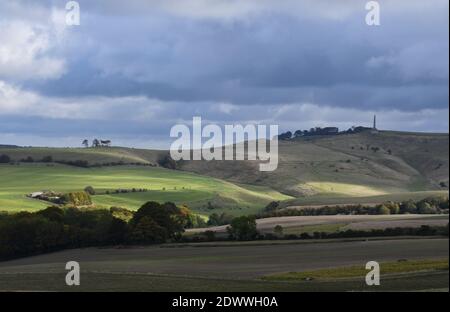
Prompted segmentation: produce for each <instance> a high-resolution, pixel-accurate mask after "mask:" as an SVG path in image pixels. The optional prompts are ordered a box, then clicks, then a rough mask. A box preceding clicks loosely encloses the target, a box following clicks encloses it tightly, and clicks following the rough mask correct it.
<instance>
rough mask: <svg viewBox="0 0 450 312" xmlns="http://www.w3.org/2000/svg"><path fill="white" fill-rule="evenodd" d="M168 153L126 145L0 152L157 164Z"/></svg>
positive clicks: (1, 151)
mask: <svg viewBox="0 0 450 312" xmlns="http://www.w3.org/2000/svg"><path fill="white" fill-rule="evenodd" d="M164 153H166V152H165V151H159V150H145V149H135V148H126V147H96V148H48V147H0V154H6V155H8V156H9V157H10V158H11V160H12V161H20V160H21V159H25V158H27V157H32V158H33V160H34V161H40V160H41V159H42V158H44V157H46V156H51V158H52V159H53V161H76V160H84V161H87V162H88V163H89V165H97V164H105V163H112V162H115V163H118V162H124V163H126V164H130V163H141V164H156V163H157V160H158V157H159V156H160V155H162V154H164Z"/></svg>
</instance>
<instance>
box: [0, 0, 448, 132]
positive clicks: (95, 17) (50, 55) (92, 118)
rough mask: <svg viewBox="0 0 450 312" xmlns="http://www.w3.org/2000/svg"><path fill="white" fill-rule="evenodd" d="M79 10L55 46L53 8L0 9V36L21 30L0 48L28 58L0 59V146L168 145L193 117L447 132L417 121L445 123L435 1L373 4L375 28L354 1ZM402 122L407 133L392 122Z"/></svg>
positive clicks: (187, 1)
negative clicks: (8, 142) (115, 141)
mask: <svg viewBox="0 0 450 312" xmlns="http://www.w3.org/2000/svg"><path fill="white" fill-rule="evenodd" d="M79 2H80V5H81V25H80V26H76V27H70V28H64V27H63V28H64V35H63V36H59V35H57V34H56V35H55V34H52V32H53V31H54V29H53V28H57V29H58V27H59V26H61V25H60V23H62V22H64V20H63V19H62V20H61V18H60V19H55V17H54V16H59V15H57V14H56V15H55V14H53V13H51V14H50V12H53V11H52V10H56V11H57V12H60V11H62V13H64V4H65V2H64V1H62V2H60V1H50V0H49V1H38V2H36V1H18V2H16V4H15V5H12V4H10V3H2V4H0V9H1V10H0V18H1V17H5V21H6V22H5V23H7V25H8V23H9V24H12V21H14V20H16V19H17V20H22V21H24V23H23V24H21V29H22V30H21V32H20V33H19V35H21V36H19V35H18V36H13V35H11V36H9V37H7V38H6V39H8V40H3V42H6V43H4V44H5V45H6V49H5V50H4V51H6V52H7V53H9V54H10V55H14V53H15V54H17V53H21V51H26V50H27V44H28V42H34V43H35V48H34V50H32V51H39V53H37V52H33V53H35V54H33V53H32V54H31V56H30V54H24V56H25V59H26V57H29V59H26V61H27V62H25V61H21V59H23V58H18V59H17V64H11V62H10V64H8V66H4V67H2V63H1V58H0V109H2V110H1V111H0V135H1V134H2V133H9V134H23V135H26V134H41V135H45V136H54V135H56V134H58V135H61V136H76V135H81V134H86V135H94V134H95V133H99V135H100V134H101V135H103V134H104V135H107V134H110V135H112V136H117V137H119V136H129V137H133V136H134V137H135V138H137V137H141V136H144V137H148V136H151V135H154V136H163V135H164V134H165V135H166V136H168V131H169V129H170V126H171V125H173V124H174V123H176V122H177V121H190V120H191V119H192V116H194V115H196V116H202V117H203V118H204V119H205V120H210V121H214V122H216V123H219V124H222V123H225V122H228V123H232V122H243V123H245V122H253V121H268V122H277V123H279V124H280V125H282V127H281V128H282V129H283V128H288V127H297V126H296V125H295V122H294V121H293V120H291V119H290V116H295V120H297V121H298V122H302V123H303V124H304V126H305V128H306V127H309V126H314V125H315V124H317V125H326V124H337V125H340V126H341V127H348V126H351V125H352V124H353V123H358V122H362V120H365V118H366V117H365V116H369V115H370V114H372V113H375V112H378V114H381V116H382V117H384V118H385V120H386V126H388V127H391V128H392V127H393V128H395V129H398V130H401V129H410V130H414V129H416V130H430V131H446V129H447V128H448V119H445V118H441V119H439V122H440V123H439V124H436V123H435V122H434V121H433V120H432V119H430V118H431V117H430V116H432V118H435V117H436V116H439V115H440V114H442V112H446V111H447V112H448V98H449V92H448V77H449V74H448V57H449V49H448V35H449V34H448V2H447V1H446V0H442V1H441V0H433V1H431V2H429V3H428V2H427V4H425V3H424V2H423V1H418V0H413V1H408V2H406V1H405V2H403V1H392V0H391V1H389V0H384V1H380V4H381V26H377V27H369V26H367V25H366V24H365V14H366V13H367V12H366V11H365V9H364V3H365V2H364V1H358V0H354V1H353V0H348V1H339V2H337V1H326V0H315V1H312V0H305V1H294V0H286V1H283V2H280V1H275V0H260V1H235V0H229V1H223V0H208V1H205V0H183V1H181V0H180V1H175V0H164V1H163V0H154V1H141V0H129V1H126V2H124V1H118V0H109V1H103V0H101V1H84V0H81V1H79ZM58 10H59V11H58ZM46 12H47V13H46ZM60 13H61V12H60ZM46 14H47V15H48V16H46ZM50 15H51V16H52V18H51V20H52V22H51V23H50V26H48V25H47V26H48V27H47V26H46V27H47V28H46V27H40V28H39V31H35V32H33V31H32V29H33V26H32V25H35V24H36V23H38V24H39V23H43V24H44V26H45V25H46V23H48V20H49V19H50V17H49V16H50ZM62 16H63V15H62ZM54 19H55V20H54ZM26 21H29V23H30V25H31V26H27V24H25V23H26ZM33 23H34V24H33ZM55 25H56V26H55ZM58 25H59V26H58ZM11 29H14V28H11ZM45 31H47V32H48V34H47V33H45ZM15 37H17V38H22V40H21V41H18V40H15ZM0 39H1V37H0ZM33 39H36V40H34V41H33ZM0 44H1V43H0ZM8 44H9V48H8V46H7V45H8ZM15 45H17V47H16V46H15ZM20 45H22V46H20ZM11 47H12V48H11ZM10 55H8V54H7V55H6V56H8V57H9V56H10ZM0 56H1V55H0ZM4 59H7V58H4ZM48 60H50V61H48ZM46 64H53V67H50V66H49V69H48V71H44V72H42V70H41V69H42V68H45V65H46ZM13 65H14V66H13ZM11 68H12V69H14V70H11ZM30 68H32V69H33V70H34V72H36V73H37V74H33V75H31V74H28V75H27V69H30ZM21 71H22V72H21ZM39 75H40V76H39ZM2 81H3V82H2ZM64 112H65V113H64ZM296 112H301V114H302V115H301V116H300V115H297V114H296ZM325 112H328V113H325ZM402 113H404V116H408V118H411V116H414V118H415V119H416V120H417V122H416V123H414V124H408V123H407V121H408V118H406V119H402V122H399V123H398V124H397V123H395V122H393V120H399V116H401V114H402ZM29 116H33V117H29ZM140 117H142V118H140ZM144 117H146V118H148V120H149V122H148V123H146V122H144V121H143V120H142V119H143V118H144ZM394 117H395V118H394ZM352 118H353V120H352ZM67 119H70V121H69V122H67ZM369 119H370V118H369ZM298 127H299V128H301V127H302V126H298ZM0 138H1V136H0Z"/></svg>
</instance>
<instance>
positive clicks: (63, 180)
mask: <svg viewBox="0 0 450 312" xmlns="http://www.w3.org/2000/svg"><path fill="white" fill-rule="evenodd" d="M448 148H449V136H448V134H428V133H406V132H389V131H381V132H378V133H370V132H364V133H358V134H345V135H335V136H316V137H307V138H298V139H291V140H288V141H280V142H279V165H278V169H277V170H276V171H274V172H260V171H259V170H258V163H257V162H255V161H182V162H179V164H178V167H179V169H180V170H170V169H165V168H161V167H160V166H159V165H158V160H159V159H160V158H161V157H163V156H164V155H167V151H162V150H146V149H134V148H122V147H101V148H39V147H30V148H29V147H12V146H6V147H0V155H1V154H5V155H8V156H9V157H10V158H11V160H12V161H13V162H19V161H20V160H21V159H26V158H32V159H33V163H24V162H21V163H20V165H19V164H17V163H16V164H15V165H11V164H2V165H0V177H1V179H0V210H14V211H16V210H23V209H25V210H28V209H31V210H35V209H41V208H44V207H45V206H47V205H48V203H45V202H40V201H37V200H31V199H28V198H26V197H25V195H26V194H27V193H30V192H34V191H40V190H53V191H61V192H67V191H77V190H82V189H83V188H84V187H85V186H87V185H91V186H93V187H94V188H95V189H96V190H98V192H99V193H100V195H95V196H94V198H93V200H94V203H95V204H96V205H98V206H101V207H109V206H121V207H126V208H130V209H136V208H138V207H139V206H140V205H141V204H142V203H143V202H145V201H148V200H157V201H169V200H170V201H174V202H175V203H177V204H187V205H188V206H190V207H192V208H193V209H194V210H196V211H197V212H198V213H200V214H203V215H208V214H210V213H212V212H219V213H220V212H224V211H226V212H230V213H232V214H235V215H241V214H248V213H254V212H257V211H258V210H260V209H262V208H263V207H264V206H265V205H267V203H269V202H270V201H275V200H276V201H283V203H282V204H283V205H284V206H299V205H321V204H329V205H331V204H339V203H340V204H343V203H345V204H350V203H375V202H376V203H378V202H380V201H386V200H405V199H409V198H413V199H420V198H424V197H427V196H430V195H436V194H437V195H439V194H446V193H448V182H449V150H448ZM48 156H50V157H51V160H52V162H47V163H44V162H41V161H42V160H43V159H45V158H46V157H47V158H48ZM75 161H86V162H87V163H88V165H89V166H93V167H89V168H79V167H75V166H70V165H67V163H70V162H75ZM55 162H59V163H57V164H55ZM60 163H66V164H60ZM105 165H106V166H105ZM143 165H146V166H143ZM132 188H146V189H148V190H149V191H148V192H145V193H134V192H133V193H131V192H130V193H126V194H120V193H119V194H114V192H113V191H114V190H116V189H132ZM106 191H108V193H110V194H106ZM110 191H111V192H110Z"/></svg>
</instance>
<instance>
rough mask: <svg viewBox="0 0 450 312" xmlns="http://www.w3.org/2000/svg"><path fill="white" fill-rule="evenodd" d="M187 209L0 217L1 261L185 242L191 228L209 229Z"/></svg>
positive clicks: (55, 210)
mask: <svg viewBox="0 0 450 312" xmlns="http://www.w3.org/2000/svg"><path fill="white" fill-rule="evenodd" d="M198 222H200V223H201V222H202V220H201V219H200V218H197V216H195V215H194V214H193V213H192V212H191V211H190V210H189V209H188V208H187V207H177V206H176V205H175V204H173V203H170V202H167V203H164V204H159V203H157V202H147V203H145V204H144V205H143V206H142V207H141V208H139V209H138V210H137V211H136V212H134V213H133V212H132V211H129V210H126V209H123V208H111V209H110V210H105V209H98V210H94V209H79V208H59V207H49V208H47V209H44V210H40V211H38V212H34V213H30V212H20V213H15V214H7V213H3V214H0V259H1V260H5V259H10V258H15V257H22V256H29V255H34V254H40V253H45V252H51V251H56V250H61V249H66V248H79V247H90V246H109V245H121V244H122V245H127V244H156V243H163V242H167V241H177V240H179V239H180V237H181V234H182V232H183V231H184V229H185V228H189V227H194V226H199V225H200V226H203V225H204V224H198Z"/></svg>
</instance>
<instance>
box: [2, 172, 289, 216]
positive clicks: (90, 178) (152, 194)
mask: <svg viewBox="0 0 450 312" xmlns="http://www.w3.org/2000/svg"><path fill="white" fill-rule="evenodd" d="M0 177H1V178H0V210H4V211H20V210H27V211H35V210H39V209H43V208H45V207H47V206H48V205H49V203H47V202H43V201H38V200H34V199H29V198H27V197H26V194H29V193H31V192H36V191H41V190H52V191H56V192H70V191H80V190H83V189H84V188H85V187H86V186H88V185H90V186H92V187H94V188H95V190H96V192H97V193H100V194H102V195H95V196H93V197H92V199H93V202H94V204H95V205H96V206H98V207H105V208H109V207H111V206H120V207H124V208H128V209H133V210H135V209H137V208H139V207H140V206H141V205H142V204H143V203H145V202H146V201H150V200H154V201H159V202H165V201H172V202H175V203H176V204H180V205H181V204H186V205H188V206H189V207H190V208H192V209H193V210H194V211H196V212H197V213H199V214H205V215H207V214H210V213H212V212H217V213H220V212H224V211H227V212H229V213H231V214H235V215H242V214H250V213H255V212H257V211H258V210H259V209H262V208H263V207H264V206H265V205H267V203H269V202H270V201H272V200H284V199H288V198H289V196H286V195H283V194H280V193H278V192H276V191H273V190H271V189H269V188H268V187H264V186H259V187H258V186H256V187H255V186H250V187H247V186H245V185H237V184H233V183H230V182H227V181H223V180H220V179H215V178H211V177H205V176H200V175H197V174H193V173H189V172H184V171H178V170H168V169H164V168H158V167H142V166H114V167H101V168H79V167H72V166H65V165H58V164H51V165H44V164H21V165H0ZM132 188H136V189H139V188H145V189H148V190H149V191H148V192H142V193H139V192H136V193H131V192H130V193H124V194H105V193H106V191H109V192H113V191H114V190H116V189H128V190H131V189H132ZM208 202H210V204H211V205H212V207H213V208H214V209H208V208H207V207H208Z"/></svg>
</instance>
